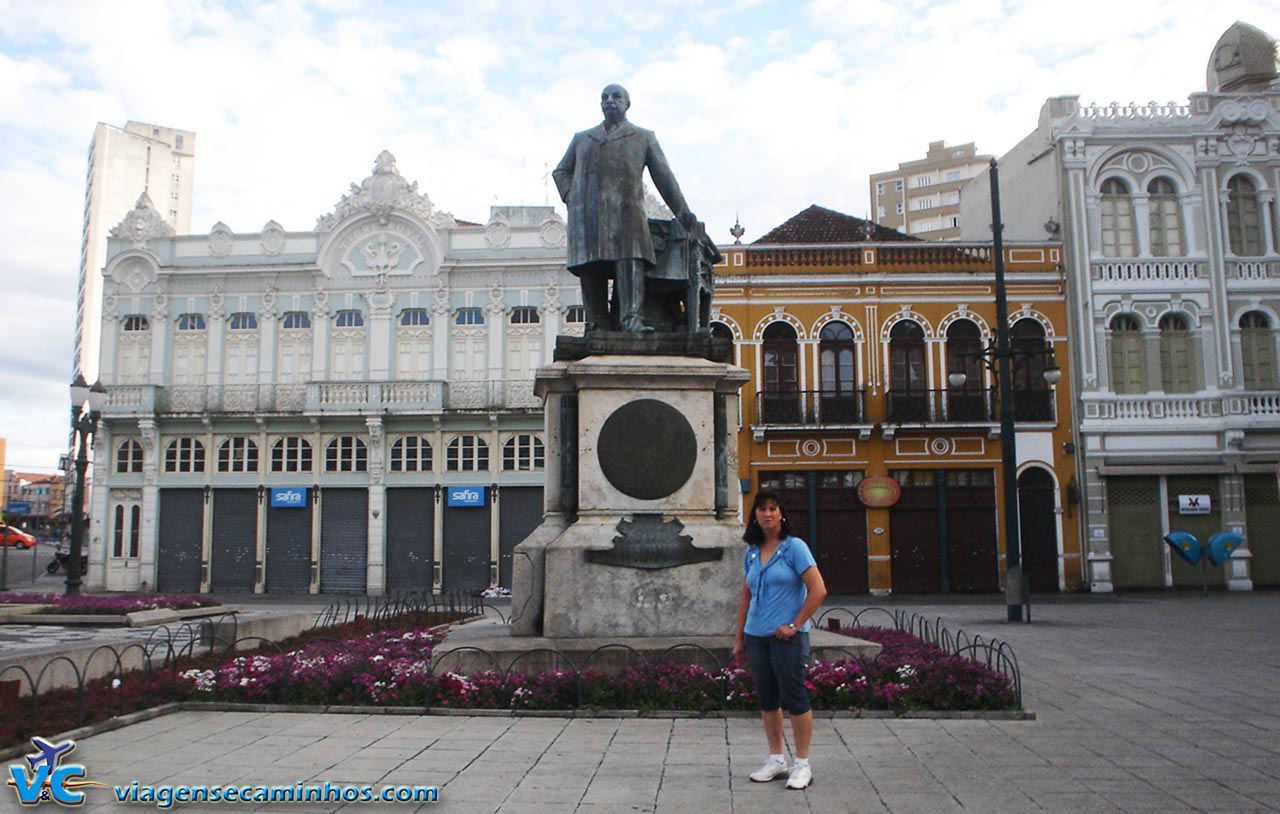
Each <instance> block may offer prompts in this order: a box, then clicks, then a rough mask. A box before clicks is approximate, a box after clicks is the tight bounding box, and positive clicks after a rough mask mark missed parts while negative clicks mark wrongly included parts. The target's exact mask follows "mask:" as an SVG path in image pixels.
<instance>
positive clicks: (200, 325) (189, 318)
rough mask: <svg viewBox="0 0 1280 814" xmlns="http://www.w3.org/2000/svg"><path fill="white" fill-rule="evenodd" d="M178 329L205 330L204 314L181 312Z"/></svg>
mask: <svg viewBox="0 0 1280 814" xmlns="http://www.w3.org/2000/svg"><path fill="white" fill-rule="evenodd" d="M177 329H178V330H179V331H203V330H204V314H179V315H178V325H177Z"/></svg>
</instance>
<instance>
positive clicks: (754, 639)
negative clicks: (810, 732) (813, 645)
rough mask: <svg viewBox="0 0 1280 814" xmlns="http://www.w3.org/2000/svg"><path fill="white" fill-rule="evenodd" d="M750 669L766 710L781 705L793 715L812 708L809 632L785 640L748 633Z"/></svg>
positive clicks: (761, 708)
mask: <svg viewBox="0 0 1280 814" xmlns="http://www.w3.org/2000/svg"><path fill="white" fill-rule="evenodd" d="M742 644H743V647H744V649H745V650H746V651H747V669H749V670H750V671H751V678H752V680H753V681H755V685H756V697H757V698H759V699H760V710H761V711H762V712H773V711H774V710H776V709H778V708H779V707H781V708H783V709H785V710H786V711H787V712H789V713H790V714H792V715H803V714H804V713H806V712H808V711H809V710H810V706H809V691H808V690H806V689H805V686H804V672H805V664H806V663H807V662H808V661H809V634H808V633H797V634H796V635H794V636H792V637H791V638H790V639H788V640H786V641H783V640H782V639H779V638H778V637H777V636H752V635H751V634H749V633H748V634H744V635H743V637H742Z"/></svg>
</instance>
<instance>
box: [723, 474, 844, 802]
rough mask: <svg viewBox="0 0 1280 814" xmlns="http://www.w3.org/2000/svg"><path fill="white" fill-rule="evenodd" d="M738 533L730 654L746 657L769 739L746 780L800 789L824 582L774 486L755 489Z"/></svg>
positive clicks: (808, 777)
mask: <svg viewBox="0 0 1280 814" xmlns="http://www.w3.org/2000/svg"><path fill="white" fill-rule="evenodd" d="M742 539H743V540H745V541H746V542H747V551H746V554H745V555H744V558H743V563H742V572H743V577H744V578H743V582H742V597H741V599H740V600H739V602H738V624H737V627H736V628H735V631H736V632H735V634H734V640H733V656H734V659H736V660H738V661H742V659H743V656H744V654H745V656H746V661H747V667H748V669H749V670H750V671H751V678H752V680H754V681H755V685H756V695H757V696H758V697H759V699H760V717H761V718H762V719H763V720H764V734H765V737H766V738H767V739H768V741H769V757H768V759H767V760H766V761H765V763H764V765H763V766H761V767H760V768H759V769H758V770H756V771H754V772H752V773H751V779H752V780H755V781H756V782H759V783H767V782H768V781H770V780H774V779H776V778H778V777H782V776H783V775H788V777H787V788H789V789H803V788H805V787H806V786H808V785H809V784H810V783H812V782H813V770H812V769H811V768H810V767H809V741H810V739H811V738H812V736H813V710H812V709H811V708H810V706H809V692H808V691H807V690H806V689H805V686H804V673H805V662H806V661H807V660H808V658H809V617H811V616H813V614H814V612H815V611H817V610H818V607H819V606H820V605H821V604H822V600H823V599H825V598H826V596H827V586H826V585H825V584H824V583H823V581H822V574H820V573H818V566H817V565H816V564H815V563H814V560H813V554H812V553H811V552H810V551H809V546H807V545H805V542H804V540H801V539H800V538H799V537H793V536H791V528H790V526H789V524H788V523H787V513H786V511H784V510H783V508H782V504H781V502H780V501H779V499H778V494H777V493H776V492H771V491H766V490H761V491H759V492H757V493H756V499H755V501H754V502H752V504H751V516H750V518H749V519H748V521H747V530H746V533H745V534H743V535H742ZM783 708H785V709H786V710H787V712H788V713H789V714H790V715H791V737H792V739H793V741H794V747H795V765H794V766H792V768H791V770H790V772H788V770H787V760H786V757H785V756H784V755H783V753H782V748H783V747H782V709H783Z"/></svg>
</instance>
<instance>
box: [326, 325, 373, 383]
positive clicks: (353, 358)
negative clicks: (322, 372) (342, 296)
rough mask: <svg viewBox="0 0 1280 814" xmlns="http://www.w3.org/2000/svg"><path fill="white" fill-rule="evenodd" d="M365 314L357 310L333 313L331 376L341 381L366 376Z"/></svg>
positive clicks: (330, 358) (330, 343)
mask: <svg viewBox="0 0 1280 814" xmlns="http://www.w3.org/2000/svg"><path fill="white" fill-rule="evenodd" d="M365 338H366V337H365V328H364V314H361V313H360V312H359V311H356V310H345V311H339V312H338V313H336V314H334V315H333V332H332V333H330V334H329V376H330V377H332V378H334V379H338V380H341V381H355V380H359V379H362V378H364V364H365Z"/></svg>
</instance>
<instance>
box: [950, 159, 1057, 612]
mask: <svg viewBox="0 0 1280 814" xmlns="http://www.w3.org/2000/svg"><path fill="white" fill-rule="evenodd" d="M1003 232H1004V224H1003V223H1002V222H1001V220H1000V171H999V168H998V167H997V165H996V160H995V159H994V158H993V159H991V233H992V238H993V239H992V243H991V253H992V255H993V258H992V259H993V260H994V262H995V276H996V342H995V346H994V347H991V348H988V349H987V350H986V351H985V352H983V354H982V355H983V357H984V364H986V365H987V367H988V368H990V369H992V370H993V371H994V372H995V376H996V388H997V390H999V393H1000V468H1001V473H1002V475H1001V479H1002V481H1003V483H1002V487H1003V488H1002V489H1001V492H1002V494H1003V496H1004V500H1003V502H1004V540H1005V543H1004V550H1005V603H1006V604H1007V605H1008V619H1009V621H1010V622H1021V621H1022V606H1023V604H1025V602H1026V600H1027V597H1026V593H1025V591H1023V585H1022V541H1021V536H1022V535H1021V527H1020V526H1019V522H1018V448H1017V438H1016V434H1017V430H1016V429H1015V426H1014V417H1015V416H1014V406H1013V355H1014V353H1013V350H1012V349H1011V348H1010V346H1009V300H1008V290H1007V289H1006V288H1005V281H1004V235H1003ZM1034 353H1037V354H1044V355H1046V356H1048V358H1049V364H1048V365H1047V366H1046V368H1045V371H1044V379H1045V381H1046V382H1048V383H1049V384H1056V383H1057V381H1058V379H1059V378H1060V377H1061V376H1062V372H1061V371H1060V370H1059V369H1058V367H1057V365H1056V364H1054V361H1053V350H1052V349H1051V348H1046V349H1043V350H1039V351H1035V352H1034ZM988 360H990V361H988ZM967 378H968V377H967V376H966V375H965V373H964V371H955V372H953V373H951V374H949V375H948V376H947V381H948V382H949V383H950V384H951V386H952V387H962V386H964V383H965V381H966V380H967Z"/></svg>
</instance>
